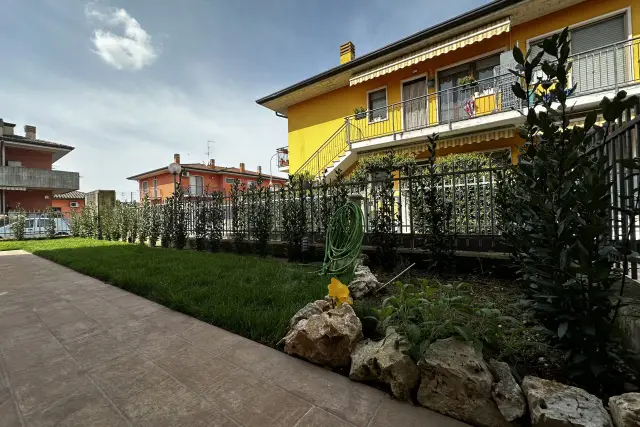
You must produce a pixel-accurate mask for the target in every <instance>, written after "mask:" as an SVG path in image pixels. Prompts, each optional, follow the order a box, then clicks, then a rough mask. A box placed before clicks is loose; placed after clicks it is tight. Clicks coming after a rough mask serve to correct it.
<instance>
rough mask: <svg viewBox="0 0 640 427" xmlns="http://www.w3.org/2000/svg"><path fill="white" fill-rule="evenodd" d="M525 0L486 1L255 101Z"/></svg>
mask: <svg viewBox="0 0 640 427" xmlns="http://www.w3.org/2000/svg"><path fill="white" fill-rule="evenodd" d="M523 1H525V0H496V1H493V2H491V3H488V4H486V5H483V6H480V7H477V8H475V9H472V10H470V11H469V12H466V13H463V14H462V15H458V16H456V17H454V18H451V19H448V20H446V21H444V22H441V23H439V24H436V25H434V26H432V27H429V28H427V29H425V30H422V31H419V32H417V33H414V34H412V35H410V36H408V37H405V38H403V39H400V40H398V41H396V42H393V43H391V44H388V45H386V46H384V47H382V48H380V49H378V50H374V51H373V52H370V53H367V54H365V55H363V56H361V57H359V58H356V59H354V60H352V61H349V62H347V63H344V64H341V65H338V66H337V67H334V68H331V69H329V70H327V71H324V72H322V73H320V74H317V75H315V76H313V77H310V78H308V79H305V80H302V81H301V82H298V83H296V84H293V85H291V86H289V87H286V88H284V89H282V90H279V91H278V92H274V93H272V94H271V95H267V96H265V97H262V98H260V99H258V100H256V103H258V104H260V105H264V104H265V103H267V102H269V101H273V100H274V99H278V98H280V97H281V96H284V95H288V94H290V93H292V92H295V91H296V90H299V89H302V88H304V87H306V86H309V85H312V84H314V83H317V82H320V81H322V80H324V79H327V78H329V77H332V76H335V75H336V74H340V73H342V72H344V71H348V70H350V69H352V68H355V67H357V66H359V65H363V64H365V63H367V62H368V61H373V60H375V59H377V58H380V57H382V56H384V55H388V54H390V53H392V52H393V51H395V50H398V49H402V48H405V47H408V46H411V45H412V44H414V43H417V42H419V41H421V40H424V39H426V38H429V37H432V36H434V35H436V34H437V33H439V32H443V31H447V30H450V29H452V28H455V27H457V26H458V25H462V24H464V23H466V22H469V21H473V20H474V19H478V18H482V17H484V16H486V15H489V14H491V13H494V12H498V11H500V10H502V9H504V8H506V7H509V6H512V5H515V4H517V3H520V2H523Z"/></svg>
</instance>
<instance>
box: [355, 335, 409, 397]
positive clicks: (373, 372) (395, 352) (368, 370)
mask: <svg viewBox="0 0 640 427" xmlns="http://www.w3.org/2000/svg"><path fill="white" fill-rule="evenodd" d="M399 340H400V336H399V335H398V334H397V333H396V332H395V331H394V330H392V329H391V330H389V331H388V333H387V336H386V337H385V339H383V340H382V341H379V342H375V341H371V340H366V341H363V342H361V343H359V344H358V345H357V346H356V349H355V350H354V351H353V353H352V354H351V370H350V371H349V378H351V379H352V380H355V381H380V382H383V383H386V384H389V386H390V387H391V392H392V393H393V395H394V396H395V397H396V398H398V399H401V400H411V393H412V391H413V390H414V389H415V388H416V387H417V386H418V381H419V380H420V371H419V369H418V367H417V366H416V364H415V363H414V361H413V360H412V359H411V358H410V357H409V356H408V355H406V354H405V353H404V352H403V351H406V348H405V347H406V346H402V345H400V341H399Z"/></svg>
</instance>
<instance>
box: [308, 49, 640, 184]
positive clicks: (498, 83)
mask: <svg viewBox="0 0 640 427" xmlns="http://www.w3.org/2000/svg"><path fill="white" fill-rule="evenodd" d="M639 59H640V38H635V39H633V40H627V41H625V42H622V43H616V44H613V45H609V46H604V47H602V48H598V49H593V50H589V51H586V52H582V53H579V54H575V55H571V56H570V57H569V61H570V62H571V65H572V69H571V71H570V75H569V81H570V83H571V84H575V85H576V90H575V92H574V93H573V94H572V96H571V100H572V101H571V102H570V104H571V105H572V108H574V111H576V112H579V111H580V110H581V109H588V108H594V107H595V106H597V105H598V103H599V101H600V99H601V98H602V96H604V95H607V96H610V97H611V96H613V95H614V94H615V93H616V92H617V91H619V90H621V89H625V90H627V91H629V93H630V94H636V93H640V63H639ZM514 67H515V65H499V66H497V67H495V69H494V77H491V78H487V79H483V80H477V81H471V82H470V81H467V82H466V84H459V85H458V86H454V87H452V88H449V89H445V90H440V91H437V92H434V93H430V94H428V95H424V96H420V97H417V98H413V99H409V100H405V101H402V102H398V103H395V104H391V105H387V106H386V107H382V108H379V109H374V110H367V111H363V112H360V113H358V114H354V115H351V116H348V117H345V122H344V124H342V126H341V127H340V128H339V129H338V130H337V131H336V132H335V133H334V134H333V135H332V136H331V137H330V138H329V139H328V140H327V141H326V142H325V143H324V144H322V145H321V146H320V148H318V150H317V151H316V152H315V153H314V154H313V155H312V156H310V157H309V158H308V159H307V160H306V161H305V163H303V165H302V166H301V167H300V168H298V170H296V171H295V173H298V172H301V173H309V174H311V175H314V176H319V175H321V174H323V173H329V174H330V173H331V172H332V171H334V170H336V169H340V170H346V169H347V168H348V167H349V166H350V165H352V164H353V162H354V161H355V160H354V159H353V157H357V156H354V151H356V152H357V151H370V150H379V149H385V148H389V147H392V146H394V145H401V144H406V143H412V142H414V141H421V140H424V139H425V138H426V136H427V135H430V134H432V133H438V134H440V135H441V137H444V138H448V137H455V136H457V135H464V134H469V133H472V132H475V131H482V130H492V129H499V128H506V127H511V128H513V126H516V125H519V124H521V123H522V120H523V119H522V115H521V113H522V111H523V107H524V102H523V101H522V100H520V99H518V98H517V97H516V96H515V95H514V94H513V92H512V89H511V86H512V84H513V83H514V82H515V81H516V79H517V77H516V76H514V75H513V74H512V73H510V72H509V71H508V69H509V68H514ZM536 76H537V77H539V78H541V79H544V78H545V76H544V73H543V72H542V71H541V69H540V70H538V71H537V72H536ZM532 96H533V95H532Z"/></svg>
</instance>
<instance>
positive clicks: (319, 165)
mask: <svg viewBox="0 0 640 427" xmlns="http://www.w3.org/2000/svg"><path fill="white" fill-rule="evenodd" d="M348 148H349V124H348V122H345V123H343V124H342V126H340V127H339V128H338V130H337V131H336V132H335V133H334V134H333V135H331V136H330V137H329V139H327V140H326V141H325V142H324V143H323V144H322V145H321V146H320V148H318V149H317V150H316V151H315V153H313V154H312V155H311V156H309V158H308V159H307V161H306V162H304V163H303V164H302V166H300V167H299V168H298V169H297V170H296V172H295V173H296V174H308V175H311V176H313V177H314V178H315V177H317V176H320V175H321V174H322V173H323V172H324V171H325V170H326V169H327V168H328V167H329V166H330V165H331V163H333V162H334V161H335V160H336V159H337V158H338V157H339V156H340V155H341V154H342V153H344V152H345V151H347V149H348Z"/></svg>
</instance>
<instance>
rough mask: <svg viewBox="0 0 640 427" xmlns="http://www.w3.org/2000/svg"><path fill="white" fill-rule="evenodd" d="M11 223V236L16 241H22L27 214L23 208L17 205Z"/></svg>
mask: <svg viewBox="0 0 640 427" xmlns="http://www.w3.org/2000/svg"><path fill="white" fill-rule="evenodd" d="M12 216H13V218H12V220H13V222H11V226H10V228H11V234H13V237H15V238H16V239H18V240H22V239H24V233H25V229H26V226H27V224H26V221H27V213H26V212H25V210H24V208H23V207H22V206H20V204H18V205H17V206H16V210H15V211H14V212H13V215H12Z"/></svg>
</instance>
